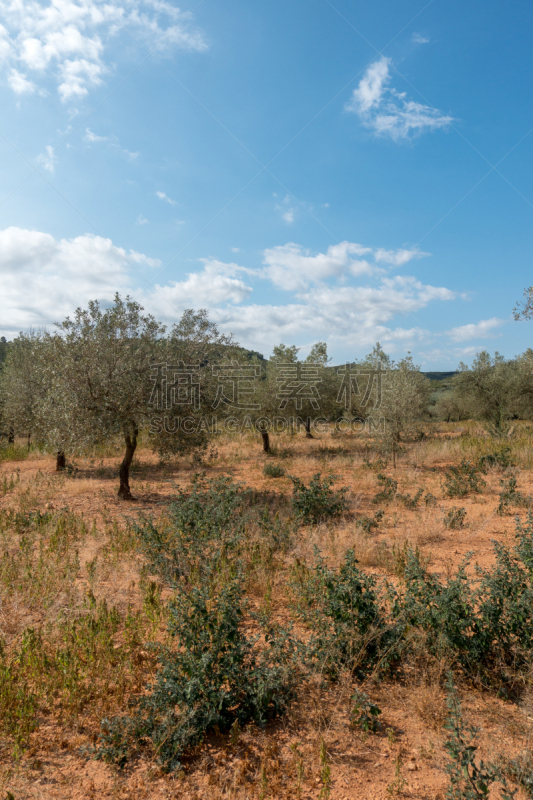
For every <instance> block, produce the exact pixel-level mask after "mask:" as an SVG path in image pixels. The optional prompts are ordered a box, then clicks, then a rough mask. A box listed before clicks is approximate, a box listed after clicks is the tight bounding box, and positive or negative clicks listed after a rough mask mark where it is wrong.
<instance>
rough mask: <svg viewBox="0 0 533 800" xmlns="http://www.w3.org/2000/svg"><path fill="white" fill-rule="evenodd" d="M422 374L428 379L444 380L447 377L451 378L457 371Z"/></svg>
mask: <svg viewBox="0 0 533 800" xmlns="http://www.w3.org/2000/svg"><path fill="white" fill-rule="evenodd" d="M422 375H425V376H426V378H429V380H430V381H445V380H446V379H447V378H453V376H454V375H457V372H423V373H422Z"/></svg>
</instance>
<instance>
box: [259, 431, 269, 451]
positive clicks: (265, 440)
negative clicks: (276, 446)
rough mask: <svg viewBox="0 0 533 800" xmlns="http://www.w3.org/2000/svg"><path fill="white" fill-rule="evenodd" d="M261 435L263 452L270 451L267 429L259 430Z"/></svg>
mask: <svg viewBox="0 0 533 800" xmlns="http://www.w3.org/2000/svg"><path fill="white" fill-rule="evenodd" d="M260 433H261V436H262V437H263V453H270V437H269V435H268V431H260Z"/></svg>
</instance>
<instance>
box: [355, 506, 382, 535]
mask: <svg viewBox="0 0 533 800" xmlns="http://www.w3.org/2000/svg"><path fill="white" fill-rule="evenodd" d="M383 514H384V511H383V509H381V508H380V509H379V510H378V511H376V513H375V514H374V516H373V517H367V516H362V517H359V519H358V520H357V525H358V526H359V527H360V528H362V530H364V532H365V533H372V531H373V530H374V528H378V527H379V523H380V522H381V520H382V519H383Z"/></svg>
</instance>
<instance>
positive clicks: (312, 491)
mask: <svg viewBox="0 0 533 800" xmlns="http://www.w3.org/2000/svg"><path fill="white" fill-rule="evenodd" d="M289 477H290V479H291V481H292V484H293V487H294V488H293V496H292V507H293V509H294V511H295V512H296V514H297V515H298V517H299V518H300V520H301V521H302V522H303V523H304V524H310V525H316V524H317V523H318V522H321V521H323V520H325V519H331V518H332V517H339V516H340V515H341V514H343V513H344V511H346V508H347V506H346V499H345V495H346V492H347V491H348V490H347V489H346V488H345V487H342V488H340V489H337V490H333V489H332V488H331V487H332V485H333V484H334V483H335V478H334V477H333V476H331V475H330V476H328V477H327V478H324V479H323V480H321V473H320V472H317V473H316V475H313V477H312V478H311V481H310V482H309V486H306V485H305V484H304V483H303V481H301V480H300V479H299V478H295V477H293V476H291V475H290V476H289Z"/></svg>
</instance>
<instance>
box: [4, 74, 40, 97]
mask: <svg viewBox="0 0 533 800" xmlns="http://www.w3.org/2000/svg"><path fill="white" fill-rule="evenodd" d="M7 82H8V83H9V85H10V87H11V88H12V89H13V91H14V92H15V94H33V93H34V92H35V90H36V88H37V87H36V86H35V84H34V82H33V81H29V80H28V79H27V78H26V76H25V75H23V74H22V72H19V71H18V69H14V68H12V69H11V71H10V73H9V77H8V79H7Z"/></svg>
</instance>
